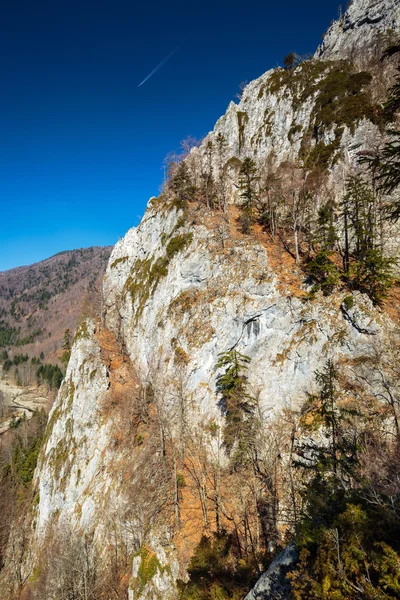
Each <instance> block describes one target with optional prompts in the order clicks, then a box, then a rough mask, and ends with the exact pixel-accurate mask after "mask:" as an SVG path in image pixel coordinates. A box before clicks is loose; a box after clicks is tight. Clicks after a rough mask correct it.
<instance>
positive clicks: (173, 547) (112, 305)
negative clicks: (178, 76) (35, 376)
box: [9, 0, 399, 600]
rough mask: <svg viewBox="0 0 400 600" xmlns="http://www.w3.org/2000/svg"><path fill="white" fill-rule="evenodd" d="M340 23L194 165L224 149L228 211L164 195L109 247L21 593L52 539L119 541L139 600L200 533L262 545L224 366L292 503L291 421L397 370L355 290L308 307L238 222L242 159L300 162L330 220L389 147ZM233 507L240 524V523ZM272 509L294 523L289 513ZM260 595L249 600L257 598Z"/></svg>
mask: <svg viewBox="0 0 400 600" xmlns="http://www.w3.org/2000/svg"><path fill="white" fill-rule="evenodd" d="M378 5H379V6H381V5H382V6H384V7H385V10H387V13H385V15H386V16H385V17H384V18H383V19H381V20H380V21H379V22H381V21H382V22H383V23H384V24H386V23H389V22H390V23H392V22H395V23H396V22H397V21H396V19H397V18H398V10H399V3H398V2H397V1H394V0H393V1H392V2H389V1H388V0H387V1H385V2H381V3H376V2H373V1H372V0H370V1H369V2H365V1H364V0H355V1H354V2H353V3H352V5H351V6H350V8H349V11H348V13H346V15H345V16H344V17H343V19H342V20H341V21H340V23H342V22H343V23H348V22H351V23H353V22H356V23H358V26H357V28H356V27H355V26H354V27H352V28H350V30H351V31H356V32H358V31H359V30H361V29H359V28H361V27H362V28H363V29H362V31H363V33H362V36H363V38H364V39H365V38H368V36H370V38H368V39H370V40H373V39H375V36H376V26H375V24H376V20H374V18H373V17H372V16H371V15H372V14H373V13H372V10H373V9H374V7H376V6H378ZM362 15H364V16H365V18H364V17H363V16H362ZM340 23H339V24H338V25H333V26H332V28H331V30H330V32H329V33H328V36H327V38H326V40H325V42H324V46H323V49H320V50H319V51H318V53H319V55H321V57H322V58H323V59H324V60H322V61H321V60H317V59H315V60H313V61H310V62H307V63H303V64H301V65H300V66H298V67H297V68H296V69H295V70H294V71H293V72H290V73H288V72H287V71H284V70H282V69H280V70H279V69H278V70H274V71H269V72H268V73H266V74H265V75H263V76H262V77H261V78H259V79H258V80H256V81H254V82H252V83H251V84H249V86H247V87H246V89H245V90H244V93H243V97H242V99H241V101H240V103H239V105H235V104H233V103H231V104H230V106H229V108H228V110H227V113H226V114H225V115H224V116H223V117H222V118H221V119H220V120H219V121H218V123H217V124H216V126H215V129H214V131H213V132H212V133H210V134H209V136H208V137H207V138H206V139H205V141H204V142H203V144H202V145H201V146H200V148H197V149H194V150H193V151H192V152H191V153H190V155H189V156H188V157H187V158H186V164H187V165H188V167H189V168H190V169H191V172H192V173H194V177H196V173H197V174H198V177H199V179H201V172H202V165H203V166H204V162H202V161H204V160H205V158H206V157H207V152H208V150H209V148H210V146H209V145H208V143H209V142H210V140H212V141H214V142H215V143H217V139H218V134H223V136H224V139H225V142H226V145H225V146H224V150H223V153H221V154H220V155H213V156H211V158H210V160H211V162H212V165H213V169H214V173H222V172H223V173H225V174H226V179H225V180H224V184H225V185H226V188H225V190H224V194H225V196H226V198H227V203H226V204H227V205H228V206H226V207H225V210H224V211H222V210H215V211H211V210H210V209H209V208H208V207H207V206H206V204H205V203H202V204H201V203H199V202H196V201H190V202H187V201H186V200H185V201H182V199H179V198H177V197H176V196H174V195H173V194H168V192H165V193H164V194H162V195H161V197H160V198H158V199H156V198H153V199H151V200H150V202H149V206H148V208H147V210H146V213H145V215H144V217H143V219H142V222H141V223H140V225H139V226H138V227H137V228H135V229H131V230H130V231H128V233H127V234H126V236H125V237H124V238H123V239H122V240H120V241H119V242H118V244H117V245H116V246H115V248H114V249H113V251H112V254H111V257H110V260H109V264H108V267H107V271H106V274H105V278H104V282H103V311H104V312H103V314H102V315H101V318H99V319H92V320H89V321H88V322H86V323H83V324H82V325H81V326H80V328H79V329H78V331H77V333H76V336H75V340H74V345H73V349H72V355H71V360H70V363H69V365H68V369H67V373H66V376H65V380H64V383H63V385H62V387H61V390H60V393H59V395H58V398H57V401H56V403H55V405H54V407H53V410H52V412H51V414H50V420H49V425H48V429H47V433H46V438H45V441H44V444H43V448H42V452H41V456H40V460H39V464H38V468H37V471H36V490H37V495H36V503H35V506H34V510H33V517H32V518H33V523H34V528H33V529H34V535H33V540H32V541H31V546H30V548H31V550H32V552H33V555H34V557H35V558H34V560H33V561H29V560H28V559H25V561H24V563H23V568H24V573H25V575H26V577H29V574H30V573H31V570H32V568H33V566H32V565H33V564H35V565H36V566H37V565H38V564H39V565H41V566H42V567H43V571H45V566H43V565H46V564H47V568H48V570H50V571H52V566H51V562H50V563H49V562H48V560H49V558H48V556H46V554H47V553H46V552H44V551H43V548H44V541H45V540H46V544H51V543H53V544H54V540H55V539H57V537H58V538H59V539H61V540H62V542H61V543H62V544H63V543H64V541H65V540H71V539H75V537H77V539H79V538H80V537H81V533H82V532H85V534H86V535H87V536H89V534H90V540H91V541H93V544H94V545H96V544H98V547H100V548H102V549H103V554H102V556H103V558H104V555H105V553H106V550H107V548H109V547H112V548H113V547H114V546H112V540H113V539H115V538H116V537H118V539H123V544H122V546H121V548H123V549H124V550H123V552H124V553H125V555H126V556H127V557H130V558H129V560H128V559H127V562H128V563H129V566H128V568H129V571H131V576H130V583H129V598H130V599H131V600H144V599H151V600H153V599H157V598H163V599H166V600H168V599H171V600H172V599H174V598H176V597H177V587H176V585H177V579H178V578H181V579H185V578H186V577H187V568H188V565H189V562H190V558H191V557H192V555H193V552H194V549H195V547H196V545H197V544H198V543H199V542H200V540H201V538H202V534H203V533H207V534H211V532H215V531H218V530H219V529H220V528H221V527H222V528H227V529H228V530H229V531H231V532H233V533H235V535H237V538H239V537H240V536H241V535H243V537H245V538H246V540H247V538H248V536H249V533H248V531H249V530H250V537H251V527H252V524H253V521H251V519H252V518H253V517H252V515H253V512H252V511H254V502H253V505H252V507H251V508H249V506H248V504H247V501H248V498H251V497H252V496H251V494H250V490H251V489H253V488H252V486H253V484H254V481H253V480H252V477H251V474H250V473H249V474H248V476H247V477H244V478H243V479H242V480H241V483H240V485H239V484H238V483H237V481H236V480H235V479H234V477H235V473H234V471H235V469H234V468H233V469H230V468H229V464H228V463H229V461H228V459H227V456H226V453H225V452H224V450H223V448H224V445H223V444H222V442H221V431H223V428H224V422H225V418H226V414H227V411H226V407H224V405H223V403H222V402H221V387H220V384H219V380H218V376H219V375H220V374H221V369H220V368H219V367H218V358H219V357H220V356H221V353H222V354H223V353H226V352H230V351H232V350H235V351H236V352H238V353H240V354H241V355H245V356H246V357H247V358H248V361H249V362H248V364H249V368H248V372H247V376H248V380H247V382H248V388H249V390H250V392H251V395H252V397H253V398H254V399H256V401H257V410H258V416H259V419H260V420H261V422H262V434H261V435H264V436H266V438H268V440H269V439H273V440H277V441H275V442H274V443H276V444H278V446H279V448H278V451H277V454H276V461H275V463H274V465H275V466H274V469H275V473H276V472H277V471H279V477H278V476H277V478H278V479H280V480H281V481H280V484H281V485H282V488H284V487H285V486H290V485H291V483H292V480H291V479H290V477H291V471H290V467H289V469H287V470H286V471H284V469H283V468H282V467H281V466H279V467H277V466H276V465H277V464H279V465H282V464H284V463H285V461H288V458H287V457H288V456H289V455H290V452H291V445H290V444H291V443H292V444H293V439H292V438H291V428H292V426H293V423H292V421H291V420H290V416H289V415H290V414H291V412H290V411H291V409H296V408H297V409H298V408H299V407H300V405H301V404H302V402H303V401H304V399H305V398H306V397H307V393H311V392H312V391H314V390H315V373H316V371H318V370H319V371H320V370H321V369H322V368H323V367H324V365H325V364H326V363H327V361H328V360H332V361H334V362H335V364H337V365H340V368H341V373H342V376H343V379H344V380H345V381H346V385H347V388H346V393H347V394H348V396H349V397H350V396H351V395H352V394H355V393H356V392H355V391H354V390H355V389H357V386H358V385H360V382H359V381H358V379H357V372H356V367H358V366H359V365H362V364H363V363H366V362H367V361H369V360H370V359H371V357H373V356H375V355H377V354H379V355H384V354H385V348H386V347H387V346H388V345H389V340H391V339H392V338H394V337H395V336H396V335H398V325H397V324H396V323H394V322H393V321H392V320H391V319H390V318H389V317H388V316H387V314H385V312H384V311H382V310H381V309H379V308H376V307H374V306H373V304H372V302H371V301H370V299H369V298H368V297H367V296H366V295H364V294H361V293H360V292H352V293H350V292H349V291H348V290H346V289H344V288H340V287H338V288H337V290H336V291H335V292H334V293H333V294H332V295H330V296H328V297H325V296H323V295H322V294H317V295H316V296H315V297H313V298H312V299H311V300H310V297H309V296H308V292H309V291H310V285H309V282H307V281H306V280H305V277H304V273H302V271H301V270H300V268H299V266H298V265H297V264H296V263H295V260H294V258H293V257H291V256H290V254H284V251H283V246H279V245H278V244H277V243H274V244H273V243H272V242H271V239H270V237H269V236H268V235H267V234H265V232H263V230H262V228H261V227H259V228H254V231H253V232H252V235H245V234H243V233H242V232H241V231H240V227H239V226H238V222H237V216H238V215H237V206H236V204H237V203H238V201H239V199H238V188H237V172H238V168H239V165H240V164H241V161H242V160H243V159H244V158H245V157H249V156H251V157H254V158H255V159H256V161H257V164H258V166H259V168H260V169H267V170H270V171H271V172H274V173H276V172H278V170H279V169H282V168H285V164H287V163H289V162H290V161H292V162H293V161H296V160H297V159H298V158H299V157H300V156H301V157H302V158H303V160H304V161H306V162H307V161H308V163H309V164H310V165H311V167H310V168H311V170H313V169H314V170H315V171H317V172H318V178H317V177H316V182H317V183H316V190H317V191H316V197H317V201H316V204H317V205H318V202H319V201H320V200H321V198H322V197H326V195H328V194H333V195H335V194H336V193H337V190H338V189H339V188H341V187H342V186H343V180H344V178H345V176H346V174H347V173H348V172H349V171H350V170H351V168H352V167H353V166H354V165H355V164H356V158H357V151H358V150H359V149H360V148H369V147H372V144H373V143H375V142H376V140H377V139H378V138H379V137H380V135H381V130H380V128H379V123H378V121H377V119H376V111H375V108H376V98H374V93H375V88H374V80H373V79H372V80H371V78H370V77H369V76H368V77H365V76H364V75H362V76H357V75H358V74H357V72H356V71H357V70H354V68H353V66H351V65H349V64H348V63H347V62H344V61H347V59H348V58H349V56H348V51H349V50H348V49H349V48H352V47H353V41H352V39H353V38H351V35H350V33H348V29H347V28H344V27H343V25H340ZM385 26H386V25H385ZM338 28H339V29H338ZM329 40H330V41H329ZM333 40H334V41H333ZM328 42H329V43H328ZM354 43H355V44H357V43H358V39H356V38H355V41H354ZM329 48H331V49H330V50H329ZM332 57H333V58H334V60H332ZM338 60H339V62H338ZM354 76H357V77H356V84H355V86H353V84H354V79H352V78H353V77H354ZM371 77H372V76H371ZM387 77H388V81H389V80H390V74H388V76H387ZM336 78H338V79H339V80H340V81H341V82H342V83H341V85H340V86H339V88H337V87H336V88H335V95H334V98H333V100H334V104H333V109H334V110H333V113H332V112H331V110H329V111H328V112H327V111H326V106H328V107H329V108H330V109H331V108H332V106H331V101H332V98H331V97H330V96H329V93H330V89H331V87H330V86H331V85H332V82H333V81H335V80H336ZM371 81H372V83H371ZM350 84H351V86H353V87H351V86H350V87H349V85H350ZM367 88H368V90H369V93H368V94H367V93H366V90H367ZM349 89H351V93H350V92H349ZM354 98H356V99H357V102H354ZM344 108H345V110H344ZM342 109H343V112H341V110H342ZM284 430H285V431H284ZM288 432H289V433H288ZM265 447H266V448H267V447H268V444H267V443H266V445H265ZM259 451H260V453H262V452H264V449H262V448H259ZM267 454H268V453H267V450H265V455H264V454H263V461H264V462H265V464H269V463H268V462H267V461H268V456H267ZM225 467H226V469H225ZM268 468H269V467H268ZM224 469H225V471H224ZM223 471H224V474H223V477H224V479H223V485H221V480H220V478H221V477H222V472H223ZM288 474H289V475H288ZM235 486H236V487H235ZM236 503H237V505H238V506H239V505H240V508H238V509H237V510H238V511H242V512H238V513H235V510H236ZM221 505H223V509H221ZM257 510H258V505H257ZM277 510H278V512H279V514H284V513H285V511H286V512H287V507H286V505H285V502H284V501H282V502H281V504H280V505H279V507H278V509H277ZM237 514H240V518H238V519H237V520H236V515H237ZM249 514H250V517H248V515H249ZM232 515H233V516H232ZM243 515H244V516H243ZM247 518H249V520H248V521H246V519H247ZM219 519H220V520H221V521H222V524H221V523H220V522H219ZM249 523H250V525H249ZM257 526H258V525H257ZM242 532H244V533H242ZM233 533H232V535H233ZM258 534H259V532H258ZM113 536H114V537H113ZM85 539H86V538H85ZM275 539H277V538H275ZM76 543H77V544H78V542H76ZM249 543H250V542H249ZM65 545H67V544H66V542H65ZM239 545H240V544H239ZM53 547H54V546H53ZM55 547H56V546H55ZM76 547H78V546H76ZM115 547H117V546H115ZM86 551H87V547H86ZM82 552H83V550H82ZM84 556H86V558H87V554H86V555H84ZM9 560H10V561H11V560H12V557H11V551H10V559H9ZM46 561H47V562H46ZM49 564H50V567H49ZM65 565H67V562H65ZM59 568H60V569H62V566H59ZM65 569H66V567H65ZM257 569H258V570H259V567H258V566H257ZM59 572H60V573H61V572H62V573H64V571H62V570H61V571H59ZM47 577H48V580H49V577H50V579H51V575H48V576H47ZM39 579H40V578H39ZM51 583H52V585H56V583H54V582H53V581H52V582H51ZM39 584H40V581H39ZM39 584H38V585H39ZM268 586H269V584H268ZM268 586H267V587H268ZM248 589H249V588H248ZM259 589H262V585H261V586H258V588H257V590H256V591H255V592H254V593H253V596H254V597H257V598H258V597H262V596H260V594H261V592H260V593H259V591H258V590H259ZM32 593H33V592H32ZM37 593H38V594H40V587H38V588H37ZM34 597H38V596H34ZM216 597H217V596H216ZM267 597H268V596H267Z"/></svg>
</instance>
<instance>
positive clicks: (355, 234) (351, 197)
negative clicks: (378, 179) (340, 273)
mask: <svg viewBox="0 0 400 600" xmlns="http://www.w3.org/2000/svg"><path fill="white" fill-rule="evenodd" d="M341 208H342V219H343V227H344V240H345V242H344V244H345V245H344V252H343V266H344V271H345V275H346V276H347V277H348V279H349V281H350V282H351V285H352V286H353V287H355V288H356V289H358V290H360V291H361V292H364V293H366V294H368V296H369V297H370V298H371V300H372V301H373V302H374V303H375V304H380V303H381V302H382V300H383V299H384V298H385V297H386V295H387V292H388V290H389V289H390V288H391V286H392V285H393V264H394V261H393V259H392V258H391V257H390V256H386V255H385V253H384V248H383V246H382V241H381V235H380V229H381V222H382V219H384V215H383V214H382V213H383V211H384V207H382V205H381V204H380V203H379V202H378V199H377V195H376V194H375V193H374V190H373V188H372V187H371V186H370V185H368V183H367V182H366V181H365V180H364V179H363V178H362V177H360V176H358V175H357V176H353V177H350V178H349V179H348V181H347V191H346V194H345V196H344V199H343V202H342V207H341Z"/></svg>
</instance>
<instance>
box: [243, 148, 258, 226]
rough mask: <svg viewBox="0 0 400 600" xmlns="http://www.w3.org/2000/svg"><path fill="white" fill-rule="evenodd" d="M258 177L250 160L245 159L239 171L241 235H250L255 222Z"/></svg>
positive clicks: (255, 168) (255, 166)
mask: <svg viewBox="0 0 400 600" xmlns="http://www.w3.org/2000/svg"><path fill="white" fill-rule="evenodd" d="M258 181H259V175H258V170H257V165H256V163H255V162H254V160H253V159H252V158H245V159H244V161H243V163H242V166H241V167H240V171H239V190H240V193H239V196H240V198H241V199H242V201H243V204H242V207H241V208H242V212H241V215H240V217H239V222H240V225H241V228H242V232H243V233H250V230H251V226H252V225H253V224H254V222H255V209H256V202H257V199H258V189H257V187H258Z"/></svg>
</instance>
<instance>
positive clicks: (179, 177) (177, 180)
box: [171, 161, 194, 209]
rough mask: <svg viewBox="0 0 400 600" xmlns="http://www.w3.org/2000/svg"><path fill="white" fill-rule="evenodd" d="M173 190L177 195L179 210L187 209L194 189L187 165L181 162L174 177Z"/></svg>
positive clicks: (172, 181)
mask: <svg viewBox="0 0 400 600" xmlns="http://www.w3.org/2000/svg"><path fill="white" fill-rule="evenodd" d="M171 188H172V190H173V192H174V193H175V196H176V198H177V201H178V203H177V204H178V207H179V208H183V209H185V208H186V205H187V202H188V200H190V199H192V198H193V194H194V187H193V185H192V181H191V178H190V173H189V169H188V167H187V165H186V163H185V162H184V161H183V162H181V163H180V164H179V165H178V166H177V168H176V170H175V172H174V174H173V177H172V180H171Z"/></svg>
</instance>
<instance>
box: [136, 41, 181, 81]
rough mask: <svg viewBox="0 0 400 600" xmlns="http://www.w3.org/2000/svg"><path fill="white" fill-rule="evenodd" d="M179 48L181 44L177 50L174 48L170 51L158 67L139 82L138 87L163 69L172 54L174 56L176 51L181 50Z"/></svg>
mask: <svg viewBox="0 0 400 600" xmlns="http://www.w3.org/2000/svg"><path fill="white" fill-rule="evenodd" d="M179 48H180V46H178V47H177V48H175V50H172V52H170V53H169V54H168V56H166V57H165V58H164V59H163V60H162V61H161V62H160V64H158V65H157V66H156V67H155V68H154V69H153V70H152V72H151V73H149V74H148V75H147V77H146V78H145V79H143V81H142V82H141V83H139V85H138V87H140V86H141V85H143V84H144V83H146V81H147V80H148V79H150V77H152V76H153V75H154V73H156V72H157V71H158V69H161V67H162V66H163V65H165V63H166V62H167V60H169V59H170V58H171V56H173V55H174V54H175V52H177V51H178V50H179Z"/></svg>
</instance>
